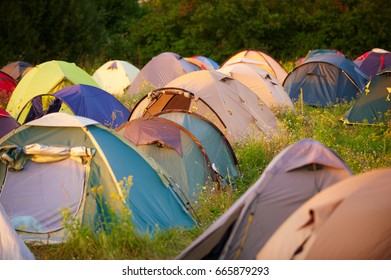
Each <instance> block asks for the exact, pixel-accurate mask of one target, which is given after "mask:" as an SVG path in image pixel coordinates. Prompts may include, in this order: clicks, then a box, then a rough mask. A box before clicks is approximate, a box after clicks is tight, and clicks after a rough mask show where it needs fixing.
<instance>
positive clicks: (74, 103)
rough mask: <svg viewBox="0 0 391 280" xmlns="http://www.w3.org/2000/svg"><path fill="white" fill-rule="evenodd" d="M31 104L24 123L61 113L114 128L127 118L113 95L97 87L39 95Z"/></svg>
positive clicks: (125, 112) (126, 113) (77, 88)
mask: <svg viewBox="0 0 391 280" xmlns="http://www.w3.org/2000/svg"><path fill="white" fill-rule="evenodd" d="M45 99H46V100H45ZM47 99H49V100H50V101H47ZM30 102H31V103H32V107H31V110H30V112H29V114H28V117H27V119H26V122H27V121H31V120H34V119H37V118H40V117H42V116H43V115H46V114H49V113H53V112H59V111H61V112H65V113H69V114H71V115H76V116H81V117H86V118H90V119H93V120H95V121H97V122H99V123H101V124H104V125H105V126H108V127H111V128H116V127H118V126H120V125H121V124H123V123H125V122H126V121H127V120H128V119H129V116H130V111H129V110H128V109H127V108H126V107H125V106H124V105H123V104H122V103H121V102H120V101H119V100H118V99H116V98H115V97H114V96H113V95H111V94H110V93H108V92H107V91H105V90H102V89H100V88H97V87H94V86H90V85H84V84H77V85H72V86H68V87H65V88H63V89H61V90H59V91H57V92H55V93H53V94H43V95H39V96H36V97H34V98H33V99H32V100H30ZM27 104H29V103H27ZM46 104H48V105H46ZM26 106H27V105H26Z"/></svg>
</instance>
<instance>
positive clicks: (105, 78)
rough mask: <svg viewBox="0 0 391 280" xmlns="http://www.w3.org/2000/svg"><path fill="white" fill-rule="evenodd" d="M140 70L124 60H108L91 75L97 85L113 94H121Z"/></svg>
mask: <svg viewBox="0 0 391 280" xmlns="http://www.w3.org/2000/svg"><path fill="white" fill-rule="evenodd" d="M139 72H140V69H138V68H137V67H136V66H134V65H132V64H131V63H129V62H127V61H124V60H110V61H107V62H106V63H104V64H103V65H102V66H100V67H99V68H98V69H97V70H96V71H95V72H94V74H93V75H92V77H93V78H94V80H95V81H96V82H97V83H98V85H99V86H100V87H101V88H102V89H104V90H105V91H107V92H109V93H111V94H113V95H123V94H124V93H125V92H126V90H127V89H128V87H129V86H130V85H131V84H132V82H133V80H134V79H135V78H136V76H137V74H138V73H139Z"/></svg>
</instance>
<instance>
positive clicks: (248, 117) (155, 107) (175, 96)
mask: <svg viewBox="0 0 391 280" xmlns="http://www.w3.org/2000/svg"><path fill="white" fill-rule="evenodd" d="M170 109H182V110H188V111H193V112H196V113H198V114H199V115H202V116H203V117H205V118H207V119H209V120H210V121H211V122H212V123H214V124H215V125H216V126H217V127H218V128H219V129H220V130H221V131H222V132H223V133H224V135H226V137H227V138H228V139H229V140H230V141H231V143H232V142H235V141H242V140H243V139H244V138H246V137H248V136H249V135H254V134H255V136H257V135H256V134H257V133H260V134H266V135H269V136H270V135H272V134H274V133H275V132H276V131H277V130H278V119H277V117H276V116H275V115H274V113H273V112H272V111H271V110H270V109H269V107H267V106H266V105H265V103H264V102H263V101H262V100H261V99H260V98H259V97H257V96H256V95H255V94H254V93H253V92H252V91H251V90H250V89H249V88H248V87H246V86H245V85H243V84H242V83H241V82H239V81H238V80H236V79H233V78H231V77H230V76H228V75H225V74H223V73H220V72H218V71H208V70H200V71H194V72H191V73H188V74H185V75H182V76H180V77H178V78H176V79H175V80H173V81H171V82H170V83H168V84H167V85H166V87H164V88H160V89H157V90H154V91H152V92H150V93H149V94H148V96H147V97H145V98H144V99H143V100H141V102H139V104H138V105H136V107H135V108H134V110H133V112H132V114H131V116H130V119H135V118H138V117H142V116H145V117H149V116H151V115H155V114H157V113H159V112H161V111H164V110H170Z"/></svg>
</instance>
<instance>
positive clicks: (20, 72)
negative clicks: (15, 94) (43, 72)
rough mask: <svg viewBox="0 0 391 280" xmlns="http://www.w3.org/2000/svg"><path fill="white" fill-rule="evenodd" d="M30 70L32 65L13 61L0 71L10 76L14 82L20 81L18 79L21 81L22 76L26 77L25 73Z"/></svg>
mask: <svg viewBox="0 0 391 280" xmlns="http://www.w3.org/2000/svg"><path fill="white" fill-rule="evenodd" d="M32 68H33V65H31V64H30V63H28V62H25V61H13V62H10V63H8V64H7V65H5V66H3V68H1V71H3V72H5V73H7V74H8V75H10V76H11V77H12V78H14V79H15V80H16V81H20V79H22V78H23V76H24V75H26V73H27V72H28V71H30V70H31V69H32Z"/></svg>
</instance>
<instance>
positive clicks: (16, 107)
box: [6, 60, 99, 123]
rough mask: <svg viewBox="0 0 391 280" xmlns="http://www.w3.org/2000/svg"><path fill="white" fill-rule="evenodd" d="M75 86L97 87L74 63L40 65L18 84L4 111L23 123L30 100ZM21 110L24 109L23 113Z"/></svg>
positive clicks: (52, 62) (46, 63) (53, 62)
mask: <svg viewBox="0 0 391 280" xmlns="http://www.w3.org/2000/svg"><path fill="white" fill-rule="evenodd" d="M75 84H86V85H91V86H95V87H99V86H98V84H97V83H96V82H95V80H94V79H93V78H92V77H91V76H90V75H89V74H88V73H87V72H85V71H84V70H83V69H81V68H80V67H78V66H76V64H74V63H70V62H65V61H58V60H52V61H47V62H44V63H41V64H39V65H37V66H35V67H34V68H33V69H31V70H30V71H29V72H28V73H27V74H26V75H25V76H24V77H23V79H22V80H21V81H20V82H19V83H18V85H17V86H16V88H15V90H14V92H13V93H12V96H11V98H10V100H9V102H8V105H7V109H6V110H7V112H8V113H10V115H11V116H12V117H14V118H15V119H16V120H17V121H18V122H19V123H24V122H25V120H26V117H27V113H28V111H29V109H30V108H29V107H27V108H26V107H25V105H26V103H28V102H29V101H30V100H31V99H33V98H34V97H35V96H37V95H40V94H52V93H54V92H56V91H58V90H60V89H62V88H64V87H67V86H70V85H75ZM22 109H25V110H24V111H23V113H22V112H21V110H22Z"/></svg>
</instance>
